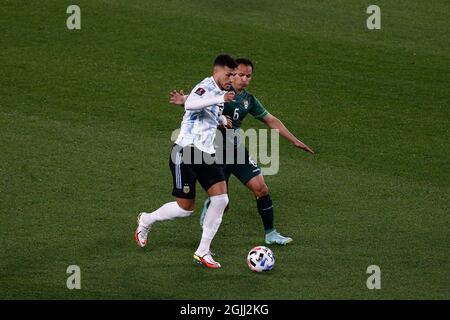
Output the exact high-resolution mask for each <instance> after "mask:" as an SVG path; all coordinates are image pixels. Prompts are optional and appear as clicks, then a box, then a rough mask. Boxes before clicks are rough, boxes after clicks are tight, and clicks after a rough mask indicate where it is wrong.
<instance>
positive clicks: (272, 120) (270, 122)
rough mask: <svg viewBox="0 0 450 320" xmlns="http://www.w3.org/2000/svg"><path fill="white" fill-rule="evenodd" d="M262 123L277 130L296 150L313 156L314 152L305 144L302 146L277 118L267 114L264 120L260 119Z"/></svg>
mask: <svg viewBox="0 0 450 320" xmlns="http://www.w3.org/2000/svg"><path fill="white" fill-rule="evenodd" d="M261 120H262V122H264V123H265V124H266V125H267V126H268V127H269V128H271V129H277V130H278V131H279V132H280V134H281V135H282V136H283V137H285V138H286V139H288V140H289V141H290V142H292V144H293V145H294V146H296V147H297V148H300V149H303V150H305V151H306V152H309V153H312V154H314V151H313V150H312V149H311V148H310V147H308V146H307V145H306V144H304V143H303V142H301V141H300V140H299V139H297V137H296V136H294V135H293V134H292V133H291V132H290V131H289V130H288V129H287V128H286V126H285V125H284V124H283V122H281V121H280V120H279V119H278V118H277V117H275V116H273V115H271V114H270V113H268V114H267V115H266V116H265V117H264V118H262V119H261Z"/></svg>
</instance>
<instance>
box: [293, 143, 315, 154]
mask: <svg viewBox="0 0 450 320" xmlns="http://www.w3.org/2000/svg"><path fill="white" fill-rule="evenodd" d="M294 146H296V147H297V148H299V149H303V150H304V151H306V152H309V153H311V154H314V151H313V149H311V148H310V147H308V146H307V145H306V144H304V143H303V142H301V141H300V140H297V141H295V142H294Z"/></svg>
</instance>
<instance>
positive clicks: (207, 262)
mask: <svg viewBox="0 0 450 320" xmlns="http://www.w3.org/2000/svg"><path fill="white" fill-rule="evenodd" d="M194 262H196V263H198V264H201V265H204V266H205V267H207V268H210V269H219V268H220V267H221V266H220V263H218V262H217V261H215V260H214V259H213V257H212V256H211V253H210V252H208V253H207V254H205V255H204V256H199V255H197V254H194Z"/></svg>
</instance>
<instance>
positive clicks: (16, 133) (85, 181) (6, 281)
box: [0, 0, 450, 300]
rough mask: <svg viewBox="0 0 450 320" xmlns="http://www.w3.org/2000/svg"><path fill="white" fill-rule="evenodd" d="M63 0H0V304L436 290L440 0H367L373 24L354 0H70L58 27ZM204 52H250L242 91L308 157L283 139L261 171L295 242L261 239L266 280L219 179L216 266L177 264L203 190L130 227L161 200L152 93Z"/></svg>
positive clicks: (164, 182)
mask: <svg viewBox="0 0 450 320" xmlns="http://www.w3.org/2000/svg"><path fill="white" fill-rule="evenodd" d="M70 4H73V3H72V2H68V1H50V0H49V1H45V2H42V1H41V4H38V2H37V1H10V0H6V1H5V0H4V1H2V4H1V9H0V12H1V13H0V24H1V25H2V31H1V34H0V39H1V41H0V44H1V51H0V71H1V77H0V97H1V98H0V129H1V134H0V176H1V182H0V298H1V299H296V300H297V299H448V298H450V274H449V270H450V250H449V244H450V235H449V230H450V228H449V227H450V226H449V222H450V221H449V204H450V195H449V194H450V186H449V181H450V164H449V159H450V148H449V144H448V143H449V128H450V123H449V122H450V121H449V119H450V112H449V110H450V109H449V102H450V90H449V74H450V63H449V61H450V42H449V34H450V25H449V21H450V16H449V12H450V5H449V3H448V1H446V0H430V1H427V2H422V1H406V0H399V1H395V2H393V1H386V0H379V1H377V2H376V4H377V5H379V6H380V8H381V14H382V20H381V21H382V22H381V23H382V29H381V30H373V31H370V30H368V29H367V27H366V19H367V18H368V16H369V15H368V14H367V13H366V8H367V7H368V6H369V5H370V4H373V3H372V2H367V1H361V0H346V1H343V0H339V1H331V0H324V1H313V0H306V1H287V0H283V1H268V0H258V1H256V0H247V1H245V2H242V1H237V0H230V1H226V2H224V1H208V0H201V1H195V2H194V1H181V0H168V1H163V0H157V1H156V0H152V1H146V0H134V1H125V0H120V1H119V0H109V1H101V0H90V1H86V0H79V1H76V4H77V5H79V6H80V8H81V30H73V31H71V30H68V29H67V28H66V19H67V17H68V16H69V15H68V14H66V8H67V7H68V6H69V5H70ZM222 52H226V53H229V54H232V55H233V56H235V57H237V56H246V57H249V58H251V59H252V60H253V61H254V62H255V64H256V68H255V75H254V76H255V78H254V80H253V82H252V84H251V86H250V88H249V89H250V90H249V91H250V92H252V93H254V94H255V95H256V96H257V97H258V98H259V99H260V100H261V101H262V102H263V103H264V104H265V106H266V107H267V108H268V109H269V111H270V112H271V113H272V114H274V115H275V116H277V117H279V118H280V119H281V120H282V121H284V123H285V124H286V126H287V127H288V128H289V129H290V130H291V131H292V132H293V133H295V134H296V135H297V136H298V137H299V138H300V139H302V140H303V141H304V142H306V143H307V144H308V145H310V146H311V147H312V148H313V149H314V150H315V151H316V152H317V154H316V155H315V156H310V155H308V154H306V153H304V152H302V151H300V150H298V149H295V148H294V147H292V146H291V145H290V144H289V143H288V142H287V141H285V140H283V141H281V147H280V155H281V163H280V171H279V173H278V174H277V175H275V176H268V177H266V181H267V184H268V186H269V188H270V190H271V194H272V198H273V200H274V204H275V206H276V207H275V215H276V216H275V220H276V226H277V228H278V229H279V230H280V231H282V232H283V233H285V234H288V235H290V236H292V237H293V238H294V242H293V243H292V244H290V245H288V246H286V247H277V246H270V247H271V249H272V250H273V251H274V254H275V256H276V258H277V262H276V266H275V269H274V270H273V271H271V272H269V273H266V274H253V273H252V272H251V271H250V270H249V269H248V267H247V265H246V261H245V257H246V255H247V252H248V251H249V250H250V249H251V248H252V247H253V246H254V245H258V244H262V242H263V231H262V225H261V222H260V218H259V215H258V213H257V211H256V204H255V202H254V200H253V197H252V195H251V193H250V192H248V191H247V190H246V188H245V187H243V186H242V185H240V184H239V183H238V181H237V180H236V179H233V180H232V182H231V185H230V201H231V203H230V205H231V210H230V211H229V212H228V213H226V215H225V217H224V220H223V223H222V226H221V229H220V231H219V233H218V234H217V237H216V239H215V241H214V243H213V246H214V248H215V250H216V251H217V252H218V257H217V259H218V260H219V261H220V262H221V264H222V266H223V268H222V269H221V270H207V269H203V268H200V267H199V266H197V265H195V264H193V263H192V259H191V256H192V253H193V251H194V250H195V248H196V247H197V245H198V241H199V239H200V234H201V230H200V227H199V224H198V217H199V209H200V207H201V203H202V201H203V199H204V198H205V193H204V192H203V191H200V192H199V196H198V200H199V202H198V205H197V209H196V212H195V214H194V216H193V217H191V218H188V219H181V220H176V221H171V222H167V223H164V224H160V225H157V226H155V228H154V232H153V233H152V234H151V243H150V245H149V247H148V248H145V249H139V248H137V246H136V245H135V243H134V240H133V233H134V229H135V220H136V215H137V214H138V213H139V212H140V211H151V210H154V209H156V208H158V207H159V206H160V205H162V204H163V203H165V202H168V201H172V199H173V198H172V196H171V188H172V182H171V175H170V171H169V169H168V165H167V159H168V155H169V152H170V148H171V141H170V135H171V133H172V131H173V130H174V129H176V128H178V127H179V124H180V120H181V116H182V112H181V110H179V109H177V108H175V107H173V106H171V105H169V104H168V92H169V91H170V90H172V89H174V88H184V89H185V90H190V89H191V88H192V87H193V86H194V85H195V84H196V83H197V82H198V81H200V80H201V79H203V78H204V77H206V76H209V75H210V74H211V72H212V70H211V69H212V68H211V63H212V61H213V59H214V57H215V56H216V55H217V54H219V53H222ZM244 127H245V128H249V127H256V128H263V127H264V126H263V125H262V124H261V123H260V122H258V121H257V120H254V119H251V117H250V118H248V119H247V120H246V123H245V125H244ZM72 264H75V265H78V266H80V268H81V278H82V289H81V290H68V289H67V288H66V279H67V277H68V276H69V275H68V274H66V268H67V267H68V266H69V265H72ZM369 265H378V266H380V268H381V286H382V288H381V290H368V289H367V287H366V280H367V277H368V276H369V275H368V274H366V269H367V267H368V266H369Z"/></svg>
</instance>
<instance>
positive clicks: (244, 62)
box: [170, 58, 314, 245]
mask: <svg viewBox="0 0 450 320" xmlns="http://www.w3.org/2000/svg"><path fill="white" fill-rule="evenodd" d="M236 62H237V64H238V68H237V69H236V75H235V76H234V78H233V79H232V86H233V89H234V91H235V92H236V96H235V99H234V100H233V101H230V102H227V103H225V105H224V110H223V112H222V115H224V116H226V117H227V118H228V120H229V121H231V122H232V129H231V130H237V129H239V128H240V127H241V124H242V121H243V120H244V118H245V117H246V116H247V115H248V114H251V115H252V116H253V117H254V118H256V119H258V120H260V121H262V122H264V123H265V124H266V125H267V127H269V128H270V129H277V130H279V133H280V134H281V135H282V136H283V137H285V138H286V139H287V140H289V141H290V142H291V143H292V144H293V145H294V146H295V147H297V148H300V149H302V150H304V151H306V152H309V153H314V151H313V150H312V149H311V148H309V147H308V146H307V145H306V144H304V143H303V142H302V141H300V140H299V139H297V138H296V137H295V136H294V135H293V134H292V133H291V132H290V131H289V130H288V129H287V128H286V127H285V126H284V124H283V123H282V122H281V121H280V120H279V119H278V118H276V117H275V116H273V115H272V114H270V113H269V112H268V111H267V110H266V109H265V108H264V106H263V105H262V104H261V102H259V100H258V99H257V98H256V97H254V96H253V95H251V94H250V93H248V92H247V91H246V88H247V87H248V85H249V84H250V81H251V80H252V77H253V70H254V66H253V63H252V62H251V61H250V60H249V59H243V58H241V59H236ZM185 98H186V96H184V93H183V91H182V90H180V91H179V92H177V91H173V92H171V94H170V102H171V103H173V104H178V105H182V104H184V101H185ZM227 130H230V129H227ZM223 136H224V150H225V152H226V150H227V149H229V148H233V145H234V148H235V150H234V151H235V152H234V155H235V160H236V155H237V154H238V152H237V150H238V148H239V142H237V141H236V139H234V143H233V144H231V146H230V143H227V141H226V140H227V139H226V138H225V137H226V134H225V133H223ZM244 152H245V159H246V161H245V163H237V161H234V162H233V163H232V164H228V163H225V164H224V168H223V170H224V174H225V178H226V180H227V182H228V180H229V178H230V175H231V174H233V175H234V176H235V177H236V178H237V179H239V181H240V182H241V183H242V184H243V185H245V186H246V187H248V188H249V189H250V190H251V191H252V192H253V194H254V195H255V198H256V205H257V208H258V212H259V215H260V216H261V219H262V222H263V226H264V231H265V242H266V243H267V244H272V243H275V244H280V245H285V244H287V243H289V242H291V241H292V238H290V237H286V236H283V235H281V234H280V233H279V232H278V231H277V230H276V229H275V226H274V209H273V203H272V198H271V197H270V194H269V188H268V187H267V184H266V183H265V181H264V176H263V175H262V173H261V168H259V166H258V165H257V164H256V162H255V161H254V160H252V159H251V157H250V155H249V154H248V151H247V149H245V150H244ZM209 204H210V200H209V198H207V199H206V201H205V204H204V207H203V210H202V214H201V217H200V224H202V222H203V220H204V218H205V213H206V211H207V209H208V206H209Z"/></svg>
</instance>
